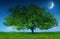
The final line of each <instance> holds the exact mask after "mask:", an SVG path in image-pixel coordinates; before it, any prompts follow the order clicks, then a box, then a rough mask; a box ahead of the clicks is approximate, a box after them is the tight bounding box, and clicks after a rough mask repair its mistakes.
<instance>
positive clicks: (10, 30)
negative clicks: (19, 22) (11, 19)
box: [5, 27, 18, 32]
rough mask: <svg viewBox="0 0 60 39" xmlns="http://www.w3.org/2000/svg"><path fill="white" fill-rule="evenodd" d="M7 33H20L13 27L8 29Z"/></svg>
mask: <svg viewBox="0 0 60 39" xmlns="http://www.w3.org/2000/svg"><path fill="white" fill-rule="evenodd" d="M5 31H6V32H18V30H17V29H14V28H13V27H7V28H6V29H5Z"/></svg>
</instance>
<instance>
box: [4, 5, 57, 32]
mask: <svg viewBox="0 0 60 39" xmlns="http://www.w3.org/2000/svg"><path fill="white" fill-rule="evenodd" d="M9 12H10V13H11V14H10V15H9V16H7V17H6V18H5V21H4V24H5V25H7V26H13V27H14V28H16V29H18V30H20V29H31V30H32V32H34V29H35V28H36V27H37V28H39V29H49V28H52V27H54V26H57V20H56V18H55V17H54V16H53V14H51V13H50V12H47V11H46V10H45V9H44V8H40V7H38V6H37V5H28V6H22V7H19V6H15V7H14V8H10V9H9Z"/></svg>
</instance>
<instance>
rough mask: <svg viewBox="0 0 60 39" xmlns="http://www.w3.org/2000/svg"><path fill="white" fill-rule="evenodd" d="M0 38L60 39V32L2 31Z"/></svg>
mask: <svg viewBox="0 0 60 39" xmlns="http://www.w3.org/2000/svg"><path fill="white" fill-rule="evenodd" d="M0 39H60V32H44V33H42V32H41V33H34V34H32V33H19V32H0Z"/></svg>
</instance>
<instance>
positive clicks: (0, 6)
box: [0, 0, 60, 32]
mask: <svg viewBox="0 0 60 39" xmlns="http://www.w3.org/2000/svg"><path fill="white" fill-rule="evenodd" d="M51 2H53V3H54V7H53V8H52V9H49V8H48V7H49V4H50V3H51ZM32 3H33V4H36V5H37V6H39V7H44V8H45V9H46V11H49V12H51V13H52V14H53V15H54V16H55V17H56V18H57V21H58V26H57V27H53V28H51V29H48V30H39V29H38V28H37V29H36V30H35V31H36V32H39V31H40V32H42V31H46V32H48V31H49V32H51V31H60V5H59V4H60V1H59V0H38V1H37V0H25V1H24V0H5V1H3V0H0V32H3V31H4V32H12V31H14V32H18V30H16V29H13V28H12V27H8V26H5V25H4V24H3V22H4V18H5V17H6V16H8V15H9V14H10V13H9V12H8V8H9V7H14V6H16V5H20V6H23V5H29V4H32ZM20 31H25V32H26V31H29V32H30V30H26V29H25V30H20Z"/></svg>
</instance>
